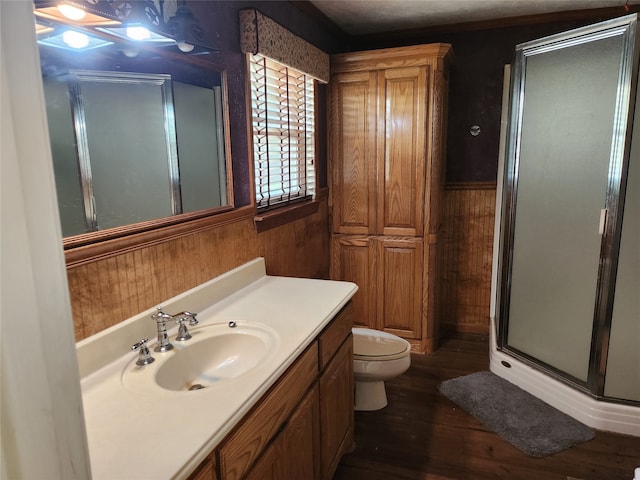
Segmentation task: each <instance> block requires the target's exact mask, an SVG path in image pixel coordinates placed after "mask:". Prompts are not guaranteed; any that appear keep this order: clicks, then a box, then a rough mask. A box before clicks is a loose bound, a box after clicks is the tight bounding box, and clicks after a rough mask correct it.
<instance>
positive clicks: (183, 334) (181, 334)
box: [173, 312, 198, 342]
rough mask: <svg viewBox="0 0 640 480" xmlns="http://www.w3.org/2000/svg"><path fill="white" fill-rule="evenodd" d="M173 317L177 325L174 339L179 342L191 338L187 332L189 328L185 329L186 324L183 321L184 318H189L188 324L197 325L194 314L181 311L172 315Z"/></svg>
mask: <svg viewBox="0 0 640 480" xmlns="http://www.w3.org/2000/svg"><path fill="white" fill-rule="evenodd" d="M173 317H174V318H175V319H176V323H177V324H178V325H179V327H178V335H177V336H176V340H178V341H179V342H184V341H185V340H189V339H190V338H191V334H190V333H189V330H188V329H187V326H186V325H185V324H184V322H185V321H186V320H189V325H191V326H194V325H198V319H197V318H196V314H195V313H191V312H181V313H178V314H176V315H174V316H173Z"/></svg>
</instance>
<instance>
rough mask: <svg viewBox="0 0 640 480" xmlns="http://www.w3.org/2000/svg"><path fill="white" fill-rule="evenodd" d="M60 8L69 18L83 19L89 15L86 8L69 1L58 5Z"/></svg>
mask: <svg viewBox="0 0 640 480" xmlns="http://www.w3.org/2000/svg"><path fill="white" fill-rule="evenodd" d="M58 10H60V13H61V14H62V15H64V16H65V17H67V18H68V19H69V20H82V19H83V18H84V17H86V16H87V12H86V11H85V10H83V9H82V8H79V7H76V6H74V5H71V4H69V3H61V4H60V5H58Z"/></svg>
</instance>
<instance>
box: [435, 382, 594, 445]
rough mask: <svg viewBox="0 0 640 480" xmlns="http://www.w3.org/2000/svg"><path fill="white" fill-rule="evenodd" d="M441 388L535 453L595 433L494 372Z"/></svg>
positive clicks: (503, 433)
mask: <svg viewBox="0 0 640 480" xmlns="http://www.w3.org/2000/svg"><path fill="white" fill-rule="evenodd" d="M438 389H439V390H440V392H441V393H442V394H443V395H444V396H446V397H447V398H449V399H450V400H452V401H453V402H455V403H457V404H458V405H460V406H461V407H462V408H463V409H464V410H466V411H467V412H468V413H470V414H471V415H473V416H474V417H476V418H477V419H478V420H480V421H481V422H482V423H484V424H485V425H486V426H487V427H488V428H489V429H491V430H493V431H494V432H496V433H497V434H498V435H500V436H501V437H502V438H504V439H505V440H507V441H508V442H509V443H511V444H512V445H514V446H515V447H517V448H519V449H520V450H522V451H523V452H525V453H527V454H528V455H531V456H533V457H546V456H547V455H553V454H554V453H558V452H560V451H562V450H564V449H566V448H569V447H571V446H573V445H577V444H579V443H582V442H586V441H588V440H591V439H592V438H593V437H594V436H595V433H594V432H593V430H591V429H590V428H589V427H587V426H586V425H584V424H582V423H580V422H578V421H577V420H575V419H573V418H571V417H570V416H568V415H565V414H564V413H562V412H561V411H559V410H557V409H555V408H553V407H552V406H551V405H549V404H547V403H545V402H543V401H542V400H540V399H538V398H536V397H534V396H533V395H531V394H530V393H527V392H525V391H524V390H522V389H521V388H519V387H517V386H515V385H514V384H513V383H510V382H508V381H507V380H505V379H504V378H501V377H498V376H497V375H494V374H493V373H491V372H478V373H473V374H471V375H465V376H464V377H458V378H454V379H452V380H447V381H445V382H442V383H441V384H440V385H439V386H438Z"/></svg>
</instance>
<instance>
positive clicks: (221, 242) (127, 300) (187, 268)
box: [67, 193, 329, 340]
mask: <svg viewBox="0 0 640 480" xmlns="http://www.w3.org/2000/svg"><path fill="white" fill-rule="evenodd" d="M258 256H264V257H265V262H266V264H267V272H268V273H269V274H270V275H285V276H301V277H314V278H327V277H328V273H329V229H328V208H327V197H326V193H323V194H321V195H320V207H319V209H318V212H317V213H315V214H313V215H310V216H308V217H305V218H303V219H300V220H296V221H295V222H291V223H288V224H285V225H282V226H280V227H277V228H274V229H272V230H268V231H266V232H264V233H261V234H257V233H256V230H255V227H254V225H253V219H251V218H244V219H240V220H238V221H235V222H231V223H226V224H224V225H222V226H217V227H213V228H209V229H202V230H199V231H196V232H194V233H193V234H191V235H185V236H181V237H178V238H174V239H171V240H167V241H165V242H163V243H155V244H152V245H146V246H144V247H142V248H139V249H132V250H130V251H126V252H124V253H121V254H119V255H114V256H110V257H106V258H101V259H98V260H94V261H90V262H86V263H80V264H77V265H74V266H72V267H69V268H68V269H67V277H68V282H69V294H70V299H71V306H72V311H73V317H74V331H75V334H76V340H81V339H83V338H86V337H88V336H90V335H93V334H95V333H98V332H100V331H101V330H104V329H105V328H108V327H110V326H112V325H115V324H117V323H118V322H121V321H122V320H125V319H127V318H129V317H131V316H133V315H136V314H137V313H139V312H141V311H144V310H147V309H149V308H152V307H154V306H156V305H158V304H161V302H163V301H164V300H166V299H168V298H171V297H173V296H175V295H177V294H179V293H182V292H184V291H186V290H189V289H191V288H193V287H195V286H197V285H199V284H201V283H203V282H205V281H208V280H210V279H211V278H214V277H215V276H217V275H220V274H222V273H224V272H227V271H229V270H231V269H233V268H235V267H238V266H240V265H242V264H243V263H246V262H248V261H249V260H252V259H254V258H256V257H258ZM170 313H172V312H170Z"/></svg>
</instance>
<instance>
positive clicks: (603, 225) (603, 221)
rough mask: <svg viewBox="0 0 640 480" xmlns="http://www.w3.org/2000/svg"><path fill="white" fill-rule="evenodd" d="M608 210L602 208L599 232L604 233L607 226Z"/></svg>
mask: <svg viewBox="0 0 640 480" xmlns="http://www.w3.org/2000/svg"><path fill="white" fill-rule="evenodd" d="M607 212H608V209H606V208H602V209H601V210H600V223H599V225H598V233H599V234H600V235H604V231H605V228H606V227H607Z"/></svg>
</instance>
